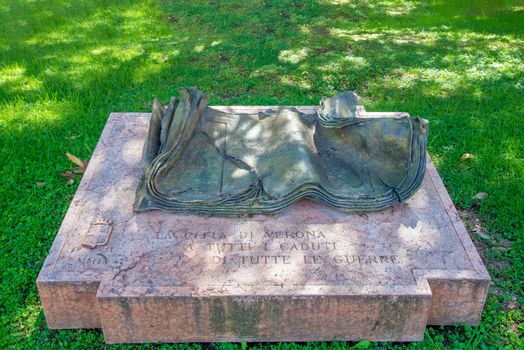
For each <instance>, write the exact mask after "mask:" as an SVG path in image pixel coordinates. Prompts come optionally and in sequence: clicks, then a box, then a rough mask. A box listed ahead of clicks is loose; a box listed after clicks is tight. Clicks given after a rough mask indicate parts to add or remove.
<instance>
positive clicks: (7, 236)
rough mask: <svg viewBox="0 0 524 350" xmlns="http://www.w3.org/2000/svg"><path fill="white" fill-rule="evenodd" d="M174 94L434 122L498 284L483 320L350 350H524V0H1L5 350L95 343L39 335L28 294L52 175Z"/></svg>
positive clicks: (41, 323)
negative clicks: (337, 105) (114, 123)
mask: <svg viewBox="0 0 524 350" xmlns="http://www.w3.org/2000/svg"><path fill="white" fill-rule="evenodd" d="M182 86H196V87H198V88H199V89H201V90H202V91H204V92H205V93H207V94H208V95H209V103H210V104H215V105H216V104H220V105H252V104H255V105H256V104H263V105H268V104H284V105H294V104H298V105H310V104H317V103H318V102H319V100H320V98H321V97H323V96H329V95H332V94H335V93H336V92H339V91H342V90H348V89H355V90H357V91H358V92H359V93H360V94H361V95H362V96H363V97H364V99H363V101H362V102H363V104H364V105H365V106H366V108H367V110H369V111H398V110H401V111H406V112H409V113H410V114H412V115H420V116H422V117H424V118H426V119H428V120H429V121H430V136H429V145H428V149H429V152H430V154H431V156H432V158H433V160H434V162H435V164H436V166H437V168H438V170H439V172H440V174H441V176H442V177H443V180H444V182H445V184H446V186H447V188H448V190H449V192H450V194H451V196H452V198H453V200H454V202H455V203H456V205H457V206H458V207H459V208H460V209H461V211H462V213H463V215H464V217H465V218H466V219H467V224H468V228H469V230H470V233H471V236H472V238H473V240H474V241H475V243H476V245H477V247H478V248H479V251H480V252H481V254H482V255H483V257H484V258H485V261H486V263H487V266H488V269H489V272H490V275H491V276H492V278H493V284H492V288H491V290H490V294H489V297H488V300H487V303H486V307H485V311H484V313H483V318H482V323H481V325H480V326H479V327H477V328H471V327H468V326H464V325H458V326H456V327H429V328H428V331H427V332H426V337H425V340H424V342H423V343H415V344H410V345H403V344H392V343H378V344H374V343H373V344H368V343H360V344H359V345H358V347H359V348H368V347H369V348H380V349H396V348H403V347H406V348H409V349H425V348H434V349H438V348H448V347H451V348H470V349H473V348H501V347H506V348H509V349H511V348H514V349H517V348H522V347H524V344H523V340H522V336H521V333H522V331H523V328H524V326H523V325H522V319H523V312H522V304H523V303H524V298H523V287H522V286H523V283H522V281H524V260H523V251H524V244H523V242H524V238H523V236H524V160H523V158H524V1H504V0H490V1H489V0H484V1H482V0H479V1H472V0H470V1H462V0H461V1H456V0H455V1H453V0H450V1H429V0H428V1H394V0H389V1H386V0H384V1H371V0H369V1H368V0H360V1H359V0H355V1H350V0H310V1H306V0H295V1H291V0H249V1H244V0H228V1H225V0H224V1H217V0H214V1H212V0H191V1H174V0H169V1H167V0H164V1H159V0H118V1H117V0H77V1H65V0H45V1H42V0H32V1H22V0H3V1H2V2H0V203H1V209H0V273H1V285H0V348H4V347H14V348H57V347H68V348H75V349H80V348H92V347H96V348H102V347H104V343H103V336H102V333H101V332H100V331H98V330H68V331H53V330H49V329H48V328H47V327H46V324H45V319H44V315H43V312H42V308H41V306H40V302H39V297H38V293H37V289H36V285H35V280H36V276H37V274H38V271H39V270H40V267H41V266H42V263H43V261H44V259H45V257H46V255H47V252H48V250H49V248H50V247H51V243H52V241H53V239H54V237H55V235H56V232H57V230H58V228H59V226H60V223H61V221H62V219H63V217H64V215H65V212H66V210H67V208H68V206H69V204H70V201H71V195H72V194H73V193H74V192H75V189H76V186H77V185H78V180H76V182H75V183H74V184H73V185H70V186H68V185H67V184H66V182H67V179H66V178H64V177H61V176H60V175H59V174H60V173H62V172H64V171H66V170H67V169H68V168H69V167H70V166H71V164H70V163H69V161H68V160H67V158H66V157H65V155H64V153H65V152H70V153H72V154H75V155H77V156H80V157H82V158H89V157H90V155H91V153H92V152H93V149H94V147H95V145H96V143H97V140H98V137H99V136H100V133H101V131H102V128H103V126H104V124H105V122H106V119H107V117H108V115H109V113H110V112H112V111H150V109H151V108H150V106H151V102H152V100H153V98H154V97H155V96H158V97H159V98H161V100H163V101H164V102H167V100H168V97H169V96H171V95H177V89H178V88H179V87H182ZM465 153H469V154H471V155H472V156H469V157H463V155H464V154H465ZM479 192H485V193H487V194H488V196H487V198H485V199H483V200H479V199H474V198H473V197H474V196H475V194H477V193H479ZM353 345H354V344H349V343H325V344H318V343H310V344H293V343H291V344H290V343H285V344H274V345H264V344H253V346H254V347H267V348H271V349H296V348H304V349H306V348H308V349H309V348H316V347H317V346H322V347H323V348H332V349H343V348H348V347H351V346H353ZM134 347H135V346H122V347H119V348H134ZM155 347H156V346H155V345H147V346H137V348H144V349H148V348H155ZM166 347H170V346H166ZM173 347H174V348H180V349H186V348H188V349H189V348H191V349H193V348H195V349H197V348H200V347H205V346H203V345H201V344H193V345H178V346H176V345H175V346H173ZM217 347H219V348H224V349H226V348H239V349H240V348H245V344H244V346H243V345H242V344H225V345H220V346H219V345H217ZM249 347H250V346H249Z"/></svg>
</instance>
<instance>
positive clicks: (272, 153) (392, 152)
mask: <svg viewBox="0 0 524 350" xmlns="http://www.w3.org/2000/svg"><path fill="white" fill-rule="evenodd" d="M206 102H207V98H206V96H205V95H204V94H203V93H202V92H200V91H199V90H197V89H195V88H183V89H181V90H180V95H179V97H178V98H174V97H173V98H171V101H170V103H169V105H168V106H167V108H165V107H164V106H163V105H162V104H161V103H160V102H159V101H158V100H155V101H154V103H153V114H152V116H151V122H150V126H149V134H148V138H147V143H146V146H145V147H146V149H145V167H146V170H145V175H144V177H143V179H142V181H141V183H140V185H139V188H138V190H137V194H136V199H135V206H134V208H135V210H136V211H145V210H150V209H164V210H168V211H172V212H183V213H199V214H210V215H243V214H273V213H277V212H279V211H282V210H284V209H285V208H287V207H288V206H289V205H291V204H292V203H293V202H295V201H297V200H300V199H303V198H308V199H311V200H314V201H317V202H321V203H325V204H326V205H329V206H331V207H333V208H336V209H338V210H341V211H376V210H381V209H383V208H385V207H387V206H389V205H391V204H393V203H397V202H403V201H405V200H406V199H407V198H409V197H410V196H411V195H413V194H414V193H415V191H416V190H417V189H418V187H419V186H420V184H421V182H422V179H423V176H424V171H425V168H426V144H427V121H425V120H424V119H421V118H419V117H411V116H409V115H407V114H405V115H402V116H398V117H391V116H380V115H379V116H373V117H365V116H364V117H360V116H358V113H357V104H356V102H357V99H356V94H354V93H352V92H344V93H341V94H339V95H337V96H334V97H332V98H325V99H323V100H322V102H321V105H320V108H319V109H318V113H317V114H306V113H301V112H299V111H298V110H297V109H295V108H278V109H275V110H269V111H267V112H265V113H258V114H233V113H225V112H221V111H218V110H215V109H212V108H206Z"/></svg>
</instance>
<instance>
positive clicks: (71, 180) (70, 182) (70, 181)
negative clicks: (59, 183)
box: [66, 179, 75, 186]
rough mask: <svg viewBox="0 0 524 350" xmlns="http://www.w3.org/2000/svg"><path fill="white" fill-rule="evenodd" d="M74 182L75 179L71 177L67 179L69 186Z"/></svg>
mask: <svg viewBox="0 0 524 350" xmlns="http://www.w3.org/2000/svg"><path fill="white" fill-rule="evenodd" d="M74 183H75V180H73V179H69V180H67V183H66V185H67V186H71V185H72V184H74Z"/></svg>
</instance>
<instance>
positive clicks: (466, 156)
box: [460, 153, 475, 162]
mask: <svg viewBox="0 0 524 350" xmlns="http://www.w3.org/2000/svg"><path fill="white" fill-rule="evenodd" d="M473 158H475V156H474V155H473V154H471V153H464V154H463V155H461V156H460V161H461V162H463V161H465V160H466V159H473Z"/></svg>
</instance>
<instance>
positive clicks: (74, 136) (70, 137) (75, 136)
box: [64, 135, 80, 140]
mask: <svg viewBox="0 0 524 350" xmlns="http://www.w3.org/2000/svg"><path fill="white" fill-rule="evenodd" d="M79 137H80V136H78V135H73V136H65V137H64V138H65V139H66V140H76V139H77V138H79Z"/></svg>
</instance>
